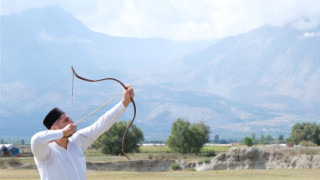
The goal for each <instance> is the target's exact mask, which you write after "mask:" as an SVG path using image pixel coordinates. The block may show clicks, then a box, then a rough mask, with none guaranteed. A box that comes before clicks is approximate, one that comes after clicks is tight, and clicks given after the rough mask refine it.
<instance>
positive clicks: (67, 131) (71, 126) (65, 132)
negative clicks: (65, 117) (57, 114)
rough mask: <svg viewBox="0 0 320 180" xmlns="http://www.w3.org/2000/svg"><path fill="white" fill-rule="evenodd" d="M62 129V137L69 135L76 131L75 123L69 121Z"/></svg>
mask: <svg viewBox="0 0 320 180" xmlns="http://www.w3.org/2000/svg"><path fill="white" fill-rule="evenodd" d="M62 131H63V137H67V138H68V137H71V136H72V135H73V134H74V133H75V132H76V131H77V125H75V124H72V123H70V124H68V125H67V126H66V127H64V128H63V129H62Z"/></svg>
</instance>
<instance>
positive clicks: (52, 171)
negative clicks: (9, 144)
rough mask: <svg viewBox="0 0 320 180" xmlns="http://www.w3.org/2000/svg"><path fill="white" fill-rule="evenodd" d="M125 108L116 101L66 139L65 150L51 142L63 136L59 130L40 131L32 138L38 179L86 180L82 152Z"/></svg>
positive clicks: (84, 161)
mask: <svg viewBox="0 0 320 180" xmlns="http://www.w3.org/2000/svg"><path fill="white" fill-rule="evenodd" d="M125 109H126V108H125V106H124V105H123V103H122V102H119V103H118V104H117V105H115V106H114V107H113V108H112V109H110V110H109V111H108V112H106V113H105V114H104V115H102V116H101V117H100V118H99V119H98V120H97V121H96V122H94V123H93V124H92V125H90V126H89V127H86V128H84V129H81V130H79V131H78V132H76V133H75V134H73V135H72V136H71V137H70V138H68V146H67V149H64V148H63V147H61V146H59V145H58V144H57V143H56V142H54V140H57V139H60V138H61V137H63V132H62V130H61V129H60V130H47V131H41V132H38V133H37V134H35V135H33V136H32V138H31V149H32V152H33V154H34V160H35V163H36V165H37V167H38V170H39V173H40V177H41V179H42V180H73V179H76V180H82V179H84V180H85V179H87V175H86V169H87V168H86V160H85V156H84V153H83V152H84V151H85V150H86V149H87V148H88V147H89V146H90V144H91V143H92V141H93V140H95V139H97V138H98V137H99V136H100V135H101V134H103V133H104V132H105V131H107V130H108V129H109V128H110V127H111V126H112V125H113V124H114V123H115V122H116V120H117V119H119V117H120V115H121V114H122V113H123V112H124V111H125ZM79 134H81V135H79ZM52 141H53V142H52Z"/></svg>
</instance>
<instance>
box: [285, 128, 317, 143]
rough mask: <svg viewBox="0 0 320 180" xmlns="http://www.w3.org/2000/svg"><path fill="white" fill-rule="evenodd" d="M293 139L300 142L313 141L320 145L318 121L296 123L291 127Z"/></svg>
mask: <svg viewBox="0 0 320 180" xmlns="http://www.w3.org/2000/svg"><path fill="white" fill-rule="evenodd" d="M290 135H291V137H290V139H291V141H293V142H294V143H295V144H299V143H300V142H301V141H312V142H314V143H315V144H317V145H320V126H318V125H317V124H316V123H302V124H299V123H296V124H295V125H294V126H293V127H292V129H291V134H290Z"/></svg>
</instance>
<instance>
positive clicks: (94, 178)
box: [0, 169, 320, 180]
mask: <svg viewBox="0 0 320 180" xmlns="http://www.w3.org/2000/svg"><path fill="white" fill-rule="evenodd" d="M319 177H320V170H319V169H281V170H219V171H202V172H196V171H168V172H122V171H94V170H88V171H87V179H88V180H100V179H112V180H120V179H133V180H147V179H148V180H149V179H155V180H157V179H166V180H167V179H168V180H171V179H174V180H189V179H192V180H198V179H199V180H206V179H223V180H231V179H232V180H237V179H241V180H243V179H246V180H247V179H249V180H256V179H259V180H269V179H270V180H286V179H290V180H318V179H319ZM0 179H1V180H2V179H4V180H9V179H10V180H18V179H27V180H39V179H40V177H39V174H38V171H37V170H35V169H32V170H9V169H0Z"/></svg>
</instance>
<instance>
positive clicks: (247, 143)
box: [243, 137, 253, 147]
mask: <svg viewBox="0 0 320 180" xmlns="http://www.w3.org/2000/svg"><path fill="white" fill-rule="evenodd" d="M243 144H244V145H247V146H249V147H250V146H252V145H253V141H252V139H251V138H249V137H245V138H244V140H243Z"/></svg>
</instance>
